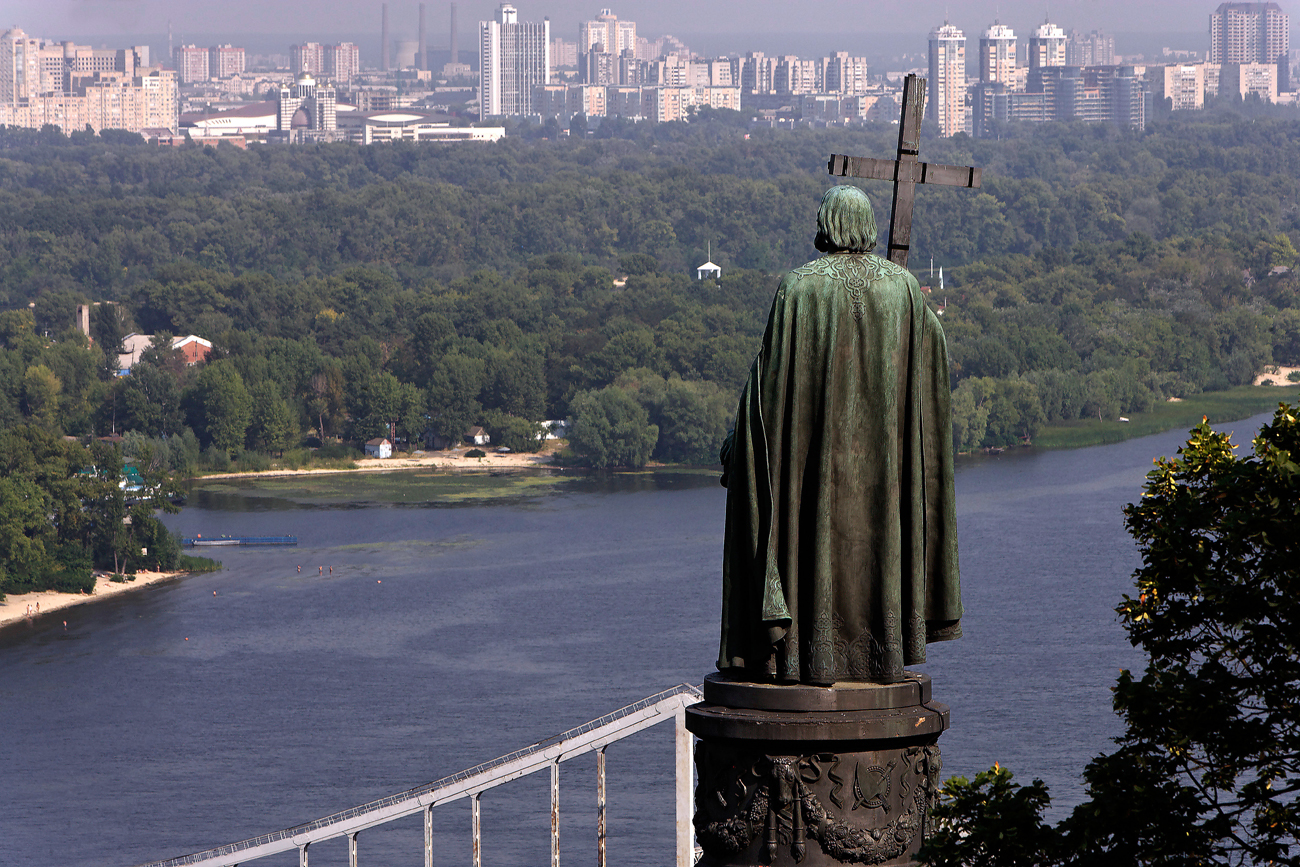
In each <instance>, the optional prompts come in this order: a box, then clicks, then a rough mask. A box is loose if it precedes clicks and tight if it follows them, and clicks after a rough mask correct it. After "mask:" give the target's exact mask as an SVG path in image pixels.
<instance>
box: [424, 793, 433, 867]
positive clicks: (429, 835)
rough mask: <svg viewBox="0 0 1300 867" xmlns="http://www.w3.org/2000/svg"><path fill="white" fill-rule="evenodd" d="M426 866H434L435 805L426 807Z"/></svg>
mask: <svg viewBox="0 0 1300 867" xmlns="http://www.w3.org/2000/svg"><path fill="white" fill-rule="evenodd" d="M424 867H433V805H432V804H430V805H429V806H427V807H425V808H424Z"/></svg>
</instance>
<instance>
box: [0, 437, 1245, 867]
mask: <svg viewBox="0 0 1300 867" xmlns="http://www.w3.org/2000/svg"><path fill="white" fill-rule="evenodd" d="M1266 418H1267V416H1259V417H1256V418H1255V419H1251V420H1248V421H1242V422H1237V423H1235V424H1231V425H1225V426H1224V427H1225V428H1227V429H1233V430H1236V431H1239V432H1242V433H1241V434H1239V435H1238V437H1237V441H1238V442H1245V441H1248V439H1249V434H1248V432H1252V431H1254V430H1255V429H1257V428H1258V426H1259V424H1260V423H1261V422H1262V421H1264V420H1265V419H1266ZM1184 438H1185V434H1184V433H1182V432H1177V431H1176V432H1170V433H1167V434H1161V435H1157V436H1153V437H1147V438H1145V439H1139V440H1131V441H1128V442H1124V443H1119V444H1116V445H1108V446H1100V447H1096V448H1088V449H1079V450H1075V451H1062V452H1036V451H1031V450H1025V451H1020V452H1008V453H1006V454H1003V455H1000V456H997V457H980V458H972V459H968V460H964V461H963V462H962V463H961V464H960V466H959V470H958V474H957V494H958V521H959V533H960V546H961V569H962V579H963V595H964V601H965V607H966V617H965V620H964V629H965V637H964V638H963V639H962V640H961V641H957V642H949V643H947V644H939V645H931V647H930V659H929V662H928V664H926V665H925V666H924V667H922V669H921V670H923V671H925V672H927V673H928V674H930V675H931V677H932V678H933V680H934V696H935V698H936V699H937V700H939V701H943V702H946V703H947V704H949V705H950V706H951V707H952V729H951V730H950V731H949V732H948V733H946V734H945V735H944V736H943V739H942V740H941V741H940V745H941V746H942V748H943V755H944V770H945V775H950V774H965V775H970V774H973V773H975V772H977V771H979V770H982V769H986V768H988V767H989V766H990V765H992V764H993V763H994V762H995V761H997V762H1001V763H1002V765H1003V766H1005V767H1009V768H1010V769H1012V770H1013V771H1014V772H1015V773H1016V774H1017V776H1018V777H1020V778H1021V779H1022V780H1023V781H1024V782H1028V780H1029V779H1031V778H1033V777H1041V778H1042V779H1043V780H1044V781H1046V782H1047V783H1048V785H1049V786H1050V788H1051V790H1052V794H1053V797H1054V806H1053V812H1052V814H1051V815H1052V818H1060V817H1061V816H1063V815H1065V813H1066V812H1068V808H1069V807H1070V806H1071V805H1073V804H1074V803H1077V802H1078V801H1079V800H1080V799H1081V797H1082V788H1081V784H1080V781H1079V772H1080V770H1081V769H1082V767H1083V765H1084V764H1085V763H1086V762H1087V760H1088V759H1089V758H1090V757H1092V756H1094V755H1096V754H1097V753H1099V752H1101V751H1103V750H1106V749H1107V748H1108V746H1109V739H1110V738H1111V737H1113V736H1114V735H1115V734H1116V733H1118V730H1119V725H1118V721H1117V719H1116V718H1115V716H1114V715H1113V713H1112V712H1111V709H1110V687H1111V686H1112V685H1113V683H1114V680H1115V676H1116V675H1117V674H1118V673H1119V670H1120V669H1121V668H1124V667H1133V666H1140V664H1141V657H1140V655H1139V654H1138V653H1137V652H1136V651H1135V650H1134V649H1133V648H1131V647H1130V646H1129V644H1128V642H1127V641H1126V639H1125V637H1124V633H1123V631H1122V629H1121V628H1120V626H1119V624H1118V621H1117V618H1116V616H1115V614H1114V610H1113V609H1114V607H1115V605H1116V604H1117V603H1118V601H1119V599H1120V595H1121V594H1122V593H1124V592H1125V591H1126V590H1127V589H1129V587H1130V586H1131V575H1132V572H1133V570H1134V569H1135V568H1136V566H1137V564H1138V558H1137V553H1136V550H1135V548H1134V546H1133V543H1132V541H1131V540H1130V539H1129V537H1128V536H1127V535H1126V534H1125V532H1124V529H1123V524H1122V515H1121V512H1120V510H1121V508H1122V507H1123V506H1124V504H1125V503H1128V502H1132V501H1133V500H1134V499H1135V498H1136V497H1137V496H1138V495H1139V492H1140V489H1141V485H1142V482H1143V477H1144V475H1145V473H1146V472H1147V471H1148V470H1149V469H1150V467H1151V460H1152V458H1153V457H1154V456H1156V455H1161V454H1171V453H1173V451H1174V450H1175V449H1176V448H1177V447H1178V446H1179V444H1180V443H1181V442H1182V441H1183V439H1184ZM724 496H725V491H724V490H723V489H722V488H721V487H719V486H718V484H717V482H716V476H715V475H714V474H711V473H704V472H686V471H676V472H657V473H642V474H620V475H613V476H576V477H570V476H566V475H564V474H557V475H554V476H508V477H507V476H503V477H484V476H474V477H457V478H448V477H447V476H445V475H437V474H433V473H401V474H390V475H384V476H380V477H359V476H342V475H336V476H328V477H316V478H313V479H311V480H309V481H300V480H286V481H271V480H262V481H259V482H257V483H251V482H229V481H228V482H221V483H207V484H204V485H200V486H198V487H196V488H195V489H194V491H193V493H192V496H191V498H190V504H189V505H188V506H187V507H186V508H185V510H184V511H183V512H182V513H181V514H180V515H177V516H172V517H169V518H168V523H169V525H170V526H171V527H172V528H173V529H174V530H177V531H180V532H183V533H185V534H187V535H189V534H192V533H203V534H205V535H217V534H223V533H224V534H231V535H269V534H276V535H279V534H287V535H296V536H297V537H298V538H299V546H298V547H296V548H272V549H224V550H221V551H220V552H219V553H218V554H217V555H216V556H217V557H218V558H220V559H221V560H223V561H224V566H225V568H224V569H223V570H222V571H220V572H217V573H212V574H205V575H196V576H192V577H188V578H185V579H182V580H178V581H174V582H170V583H168V584H165V585H160V586H157V587H153V588H148V589H145V590H143V591H142V592H139V593H132V594H125V595H123V596H122V597H119V598H116V599H113V600H106V601H104V602H102V603H97V604H93V605H83V606H78V607H75V608H72V609H67V610H66V611H64V612H60V613H59V616H58V617H57V618H47V619H45V620H42V621H38V622H37V623H35V624H24V625H22V626H20V627H18V628H14V629H9V630H6V631H5V632H3V633H0V737H3V741H4V746H5V752H6V755H7V757H8V758H7V759H6V760H5V761H4V762H3V763H2V764H0V791H3V792H4V793H5V799H4V800H5V805H4V808H3V810H2V811H0V864H4V865H10V864H12V865H23V867H66V865H82V864H96V865H98V864H105V865H122V867H126V865H131V864H136V863H139V862H143V861H147V860H151V859H155V858H165V857H172V856H176V855H181V854H185V853H188V852H192V851H195V850H199V849H203V848H207V847H210V846H214V845H220V844H223V843H228V842H233V841H236V840H240V839H244V838H247V837H251V836H255V835H257V834H261V833H265V832H269V831H274V830H278V829H280V828H284V827H289V826H291V825H295V824H297V823H299V822H303V821H306V820H310V819H313V818H317V817H319V816H322V815H326V814H328V813H332V812H335V811H337V810H340V809H344V808H347V807H350V806H353V805H356V804H359V803H362V802H365V801H368V800H370V799H373V798H376V797H381V796H384V795H387V794H392V793H395V792H398V791H402V790H404V789H407V788H410V787H412V786H416V785H420V784H422V783H425V782H428V781H430V780H434V779H437V778H439V777H441V776H444V775H446V774H449V773H452V772H455V771H457V770H460V769H462V768H466V767H469V766H472V765H474V764H477V763H479V762H482V761H486V760H488V759H491V758H494V757H496V756H498V755H501V754H504V753H507V752H510V751H512V750H514V749H517V748H519V747H522V746H525V745H527V744H530V743H533V742H534V741H537V740H539V739H542V738H544V737H547V736H550V735H552V734H555V733H556V732H559V731H561V730H563V729H566V728H569V727H572V726H574V725H577V724H580V723H582V722H584V721H586V720H588V719H591V718H594V717H597V716H600V715H601V714H604V713H606V712H608V711H611V710H614V709H616V708H618V707H620V706H622V705H624V704H627V703H630V702H632V701H635V700H637V699H640V698H642V697H644V696H647V695H650V694H652V693H655V692H658V691H660V690H662V689H665V688H667V687H669V686H672V685H674V684H677V683H681V682H684V681H685V682H693V683H698V682H699V681H700V680H701V678H702V677H703V675H704V674H705V673H707V672H708V671H710V670H711V668H712V662H713V660H714V658H715V654H716V649H717V648H716V641H717V627H718V613H719V607H720V578H719V565H720V556H721V535H722V511H723V501H724ZM299 567H301V572H299V571H298V569H299ZM63 617H66V618H67V627H66V629H65V628H64V626H63V622H62V620H63ZM671 781H672V747H671V726H660V727H657V728H656V729H652V730H650V731H648V732H644V733H642V734H640V735H637V736H634V737H633V738H631V739H629V740H627V741H623V742H620V743H619V744H616V745H614V746H612V747H611V748H610V749H609V787H610V794H609V803H610V832H609V833H610V840H609V851H610V859H611V863H626V864H641V863H645V864H649V863H669V862H670V861H671V852H672V808H671V799H672V782H671ZM548 785H549V780H548V779H547V777H546V775H544V774H541V775H535V776H534V777H532V778H527V779H524V780H521V781H518V782H515V783H511V784H510V785H508V786H506V787H504V788H502V789H497V790H494V791H492V792H489V793H488V794H486V795H485V796H484V797H483V802H482V803H483V829H484V831H483V834H484V860H485V863H488V864H491V865H493V867H513V865H519V867H523V865H535V864H542V863H546V861H547V859H548V858H549V837H548V831H547V829H548V816H549V813H548V809H547V798H548V793H547V790H548ZM594 802H595V794H594V760H590V757H586V758H584V759H577V760H574V761H572V762H566V763H565V764H564V765H563V766H562V773H561V794H560V804H561V815H562V829H561V847H562V857H563V858H564V860H565V861H566V862H575V859H576V862H584V861H586V860H587V859H589V858H591V857H593V856H594V852H593V850H594V848H595V842H594V841H595V818H594V812H595V811H594ZM434 818H435V859H436V863H438V864H446V865H450V864H464V863H468V860H469V845H470V843H469V810H468V806H467V805H466V804H463V803H462V804H452V805H448V806H445V807H441V808H438V810H436V811H435V814H434ZM420 841H421V826H420V822H419V819H418V818H415V819H411V820H408V821H405V822H402V823H398V824H397V825H395V826H391V827H389V828H386V829H377V830H375V831H370V832H365V833H363V834H362V837H361V853H362V863H364V864H368V865H373V864H383V865H402V864H409V865H417V864H419V863H420V858H421V855H420V852H421V842H420ZM256 863H258V864H264V865H289V864H293V863H296V861H295V859H294V858H292V857H289V856H285V857H282V858H271V859H266V860H264V861H259V862H256ZM346 863H347V856H346V848H345V846H344V845H343V843H342V842H338V843H337V844H335V843H325V844H319V845H318V846H314V847H313V848H312V864H313V865H319V864H346Z"/></svg>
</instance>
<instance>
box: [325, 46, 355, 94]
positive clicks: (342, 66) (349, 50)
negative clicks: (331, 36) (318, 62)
mask: <svg viewBox="0 0 1300 867" xmlns="http://www.w3.org/2000/svg"><path fill="white" fill-rule="evenodd" d="M360 71H361V49H359V48H357V46H355V45H353V44H352V43H351V42H340V43H339V44H338V45H329V46H326V48H325V75H326V77H328V78H329V79H330V80H331V81H333V82H336V83H340V84H347V83H348V82H349V81H351V80H352V77H353V76H354V75H356V74H357V73H359V72H360Z"/></svg>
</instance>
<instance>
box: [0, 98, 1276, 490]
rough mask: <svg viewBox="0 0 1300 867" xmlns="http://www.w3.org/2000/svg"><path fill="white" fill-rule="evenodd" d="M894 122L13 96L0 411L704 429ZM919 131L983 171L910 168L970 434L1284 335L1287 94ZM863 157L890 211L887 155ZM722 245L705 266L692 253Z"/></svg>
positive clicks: (201, 461) (223, 427)
mask: <svg viewBox="0 0 1300 867" xmlns="http://www.w3.org/2000/svg"><path fill="white" fill-rule="evenodd" d="M895 138H896V132H895V128H894V127H891V126H888V125H881V126H879V127H875V128H867V129H855V130H842V129H841V130H796V131H781V130H771V129H747V128H745V126H744V125H743V124H741V123H739V122H738V118H737V117H736V116H734V113H731V114H729V113H726V112H703V113H701V114H700V115H697V116H696V117H695V118H694V119H693V121H692V122H691V123H676V124H658V125H652V124H630V123H622V124H620V123H607V124H605V125H603V126H602V127H601V128H600V129H599V130H598V131H597V135H595V136H589V137H585V138H560V139H557V140H543V139H536V138H533V139H527V138H525V137H516V138H507V139H505V140H503V141H502V142H500V143H497V144H494V145H484V146H462V147H435V146H419V145H407V144H397V145H383V146H373V147H361V146H355V145H350V144H331V145H321V146H308V147H295V148H281V147H255V148H252V149H250V150H248V151H243V150H238V149H236V148H233V147H227V146H222V147H217V148H210V147H195V146H187V147H180V148H158V147H154V146H150V145H147V144H144V143H143V142H137V141H135V140H133V139H132V138H131V137H129V136H118V135H106V136H104V137H101V138H95V137H91V136H89V135H78V136H73V137H71V138H65V137H63V136H61V135H58V134H56V133H54V132H53V131H49V130H47V131H43V132H32V131H26V130H14V129H7V130H6V129H0V311H4V312H0V430H14V429H17V428H18V427H24V429H28V430H30V431H39V432H42V433H43V434H50V435H71V436H76V437H87V436H89V435H92V434H95V435H105V434H110V433H115V434H123V433H128V434H130V436H129V437H128V438H127V440H126V442H125V443H124V446H123V448H124V453H125V454H126V456H127V458H128V459H131V460H136V459H137V458H138V456H139V455H141V454H144V453H145V452H147V453H148V455H149V461H150V462H151V463H152V464H154V465H157V466H159V467H163V468H168V469H171V470H176V471H190V470H192V469H194V468H195V467H197V466H208V467H213V468H219V467H221V466H224V465H226V464H228V463H229V461H230V460H231V459H232V457H234V458H237V459H243V460H245V461H247V460H250V459H252V458H253V457H255V456H256V455H257V454H261V455H268V454H280V455H289V456H292V455H295V454H300V452H299V451H298V450H300V449H302V448H303V447H304V446H306V445H308V444H311V445H320V446H325V447H326V448H325V451H326V452H328V451H329V449H330V448H334V449H340V445H339V444H342V443H352V444H355V443H357V442H360V441H363V440H365V439H367V438H369V437H373V436H377V435H380V434H387V433H389V432H392V433H395V434H397V435H398V436H399V437H402V438H406V439H408V440H410V441H414V440H415V439H416V438H418V437H420V436H422V435H431V436H439V437H444V438H447V439H452V440H457V439H459V437H460V435H461V434H462V433H463V432H464V431H465V429H466V428H467V427H468V426H470V425H473V424H483V425H484V426H485V427H487V428H488V430H489V432H490V433H491V434H492V435H493V442H494V444H498V445H501V444H504V445H508V446H511V447H513V448H517V449H520V448H535V443H536V431H537V427H536V423H537V422H538V421H540V420H542V419H555V418H572V419H573V420H574V421H575V423H576V424H575V431H574V438H573V445H574V448H575V450H576V451H578V452H579V454H580V456H585V458H586V459H587V460H588V461H589V462H591V463H592V464H595V465H618V464H637V463H642V462H644V461H646V460H649V459H655V460H662V461H677V462H696V463H705V462H712V461H713V460H714V456H715V455H716V449H717V445H718V443H719V442H720V441H721V439H722V437H723V434H724V432H725V430H726V428H727V425H728V423H729V416H730V414H731V412H732V411H733V410H734V402H735V396H736V393H737V390H738V388H739V386H740V384H741V382H742V381H743V379H744V376H745V372H746V371H747V369H748V366H749V363H750V361H751V359H752V357H753V354H754V352H755V351H756V349H757V345H758V338H759V336H760V335H761V333H762V328H763V325H764V322H765V320H766V315H767V310H768V306H769V304H770V302H771V297H772V293H773V291H774V289H775V287H776V284H777V281H778V279H779V274H780V272H781V271H782V270H784V269H787V268H789V267H792V266H794V265H797V264H799V263H801V262H803V261H806V260H807V259H810V258H812V257H813V256H814V255H815V253H814V252H813V249H812V243H811V242H812V237H813V222H814V218H815V213H816V208H817V204H818V201H819V198H820V195H821V192H822V191H823V190H824V189H825V187H826V186H827V184H828V183H829V181H828V178H827V176H826V174H825V162H826V158H827V155H828V154H830V153H854V154H863V155H873V154H875V155H886V154H889V153H891V152H892V151H893V149H894V145H895ZM922 154H923V158H925V159H928V160H933V161H935V162H945V163H957V164H974V165H979V166H982V167H983V169H984V186H983V189H982V190H979V191H969V190H952V189H942V188H922V189H921V190H920V192H919V194H918V203H917V208H916V214H915V227H916V228H915V233H914V239H913V243H914V247H913V260H912V265H913V267H914V269H916V272H917V274H918V276H919V277H920V279H921V282H922V284H923V285H928V286H930V287H931V289H932V294H931V303H932V305H933V306H934V307H935V309H936V310H939V311H941V312H942V315H943V322H944V326H945V329H946V331H947V334H948V340H949V346H950V356H951V360H952V379H953V387H954V441H955V443H956V444H957V446H958V447H960V448H962V449H969V448H975V447H980V446H997V445H1005V444H1010V443H1014V442H1018V441H1022V440H1023V439H1025V438H1031V437H1032V436H1033V434H1034V432H1035V431H1036V430H1037V428H1038V427H1039V426H1040V425H1041V424H1043V423H1044V422H1048V421H1055V420H1061V419H1072V418H1079V417H1086V416H1096V417H1099V418H1113V417H1115V416H1116V415H1118V414H1119V413H1123V412H1128V411H1140V410H1142V409H1146V408H1149V407H1150V406H1152V405H1154V403H1155V402H1157V401H1162V400H1166V399H1168V398H1170V397H1182V396H1186V395H1189V394H1195V393H1197V392H1200V391H1203V390H1215V389H1220V388H1224V387H1227V386H1231V385H1236V384H1241V383H1245V382H1248V381H1249V380H1250V378H1251V376H1252V375H1253V374H1254V373H1256V372H1258V371H1259V370H1261V369H1262V368H1263V367H1264V366H1265V365H1267V364H1269V363H1298V362H1300V298H1298V296H1297V275H1296V272H1294V271H1292V270H1291V269H1292V268H1293V267H1294V266H1295V265H1296V264H1297V262H1296V259H1297V253H1296V248H1295V246H1294V241H1295V239H1297V238H1300V211H1298V210H1297V205H1298V204H1300V181H1298V180H1297V179H1298V178H1300V120H1297V118H1296V115H1295V114H1294V113H1293V112H1283V111H1281V110H1274V111H1273V112H1271V113H1270V112H1256V113H1255V115H1254V116H1245V115H1243V114H1242V113H1241V112H1240V111H1237V112H1234V111H1231V110H1226V109H1219V110H1215V111H1211V112H1203V113H1199V114H1196V115H1182V114H1180V115H1172V116H1166V117H1165V118H1164V119H1161V120H1158V121H1156V122H1154V123H1153V124H1152V125H1151V126H1150V128H1148V129H1147V130H1146V131H1145V132H1136V131H1131V130H1121V129H1117V128H1113V127H1108V126H1101V125H1097V126H1087V125H1081V124H1047V125H1040V126H1029V125H1026V126H1019V127H1018V126H1010V127H1007V128H1006V130H1005V132H1004V135H1003V137H1002V138H1000V139H998V140H974V139H970V138H968V137H965V136H957V137H955V138H952V139H946V140H941V139H937V138H927V139H926V140H925V141H924V143H923V149H922ZM863 186H864V189H866V190H867V192H868V194H869V195H870V196H871V197H872V199H873V201H874V203H875V204H876V207H877V213H878V220H879V222H880V223H881V225H882V226H883V225H887V219H888V206H889V195H890V190H889V185H888V184H883V183H873V182H865V183H864V184H863ZM706 251H711V255H712V258H713V260H714V261H716V262H717V263H719V264H720V265H721V266H722V268H723V277H722V279H721V280H720V281H717V282H713V281H704V282H701V281H696V280H694V279H692V277H693V269H694V267H695V266H696V265H699V264H700V263H702V262H703V261H704V260H705V257H706ZM931 261H933V262H934V264H935V265H936V267H937V266H942V267H943V275H944V279H943V285H942V289H941V288H940V285H939V279H938V277H937V275H935V276H932V272H931V270H930V263H931ZM82 302H92V303H95V304H97V306H95V307H94V308H93V316H92V327H91V333H92V338H93V340H92V341H87V340H86V339H85V338H84V337H82V336H81V335H80V334H79V333H78V332H77V331H76V330H75V328H74V310H75V307H76V305H77V304H78V303H82ZM130 332H139V333H147V334H154V335H158V336H161V337H166V336H169V335H177V334H189V333H194V334H198V335H200V336H202V337H205V338H207V339H209V340H211V341H212V342H213V344H214V350H213V352H212V354H211V356H210V357H209V360H208V361H207V363H205V364H200V365H197V366H193V367H187V366H186V365H185V364H184V362H183V360H181V359H180V358H179V357H176V355H175V353H172V352H170V351H169V350H168V349H166V345H167V344H166V341H158V346H159V348H156V349H154V350H151V351H149V352H148V353H146V355H145V358H144V359H143V360H142V361H141V363H139V364H138V365H137V366H136V367H135V369H134V371H133V372H132V374H131V375H130V376H127V377H115V376H114V375H113V374H114V369H115V353H116V352H117V350H118V348H119V345H120V341H121V338H122V337H123V336H124V335H126V334H127V333H130ZM30 435H32V436H34V435H35V434H30ZM337 453H338V454H344V453H346V452H345V450H340V451H338V452H337Z"/></svg>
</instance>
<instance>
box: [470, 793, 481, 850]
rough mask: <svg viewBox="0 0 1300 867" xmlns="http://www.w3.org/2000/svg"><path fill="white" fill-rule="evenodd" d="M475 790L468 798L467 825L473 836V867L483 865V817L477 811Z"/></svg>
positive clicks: (477, 796) (477, 802) (477, 794)
mask: <svg viewBox="0 0 1300 867" xmlns="http://www.w3.org/2000/svg"><path fill="white" fill-rule="evenodd" d="M482 794H483V793H482V792H475V793H474V794H473V795H471V796H470V799H469V826H470V832H471V833H472V834H473V836H474V867H483V819H482V817H481V816H480V813H479V801H478V799H479V796H480V795H482Z"/></svg>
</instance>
